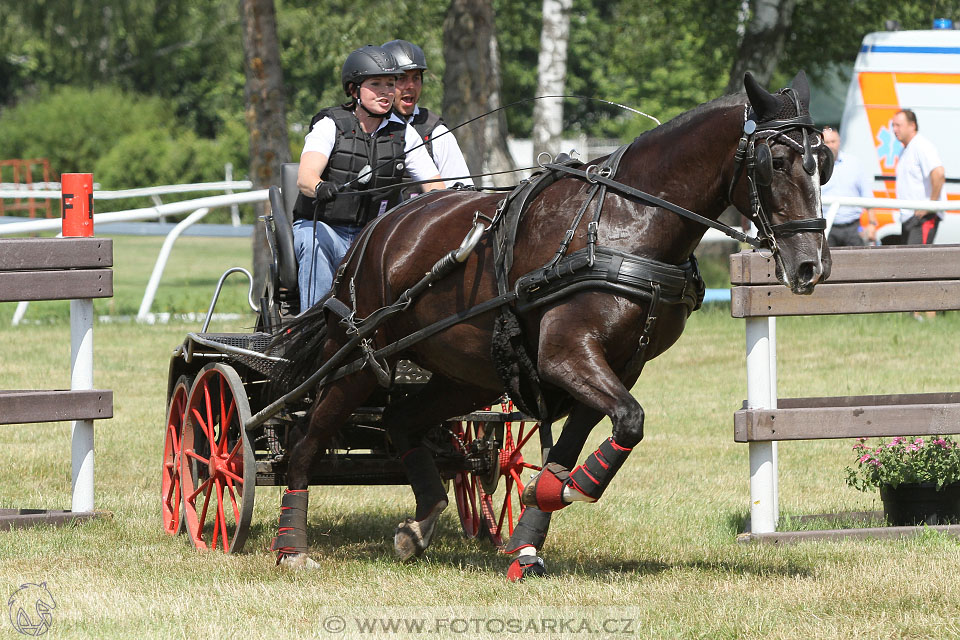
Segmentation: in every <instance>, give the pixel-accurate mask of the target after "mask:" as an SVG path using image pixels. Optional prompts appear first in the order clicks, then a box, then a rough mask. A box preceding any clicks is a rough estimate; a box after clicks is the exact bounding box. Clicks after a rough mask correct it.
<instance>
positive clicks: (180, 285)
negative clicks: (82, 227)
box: [0, 236, 252, 325]
mask: <svg viewBox="0 0 960 640" xmlns="http://www.w3.org/2000/svg"><path fill="white" fill-rule="evenodd" d="M104 237H109V236H104ZM162 244H163V238H161V237H150V236H147V237H140V236H116V237H114V238H113V290H114V295H113V297H112V298H103V299H100V300H95V301H94V305H93V307H94V312H95V313H96V314H97V315H110V316H131V315H133V316H135V315H136V314H137V311H138V310H139V308H140V302H141V301H142V300H143V294H144V290H145V289H146V286H147V282H148V281H149V280H150V274H151V273H152V271H153V267H154V263H156V261H157V256H158V254H159V253H160V247H161V245H162ZM229 267H244V268H245V269H247V270H248V271H249V270H250V269H251V254H250V240H249V239H246V238H201V237H181V238H180V239H178V240H177V242H176V243H175V244H174V247H173V250H172V251H171V253H170V257H169V260H168V262H167V266H166V268H165V269H164V272H163V276H162V278H161V280H160V286H159V287H158V288H157V294H156V297H155V298H154V301H153V305H152V306H151V308H150V310H151V311H152V312H153V313H165V312H166V313H199V314H204V313H206V311H207V307H208V306H209V305H210V298H211V297H212V295H213V291H214V289H215V288H216V285H217V281H218V280H219V279H220V276H221V274H222V273H223V272H224V271H226V270H227V269H228V268H229ZM247 286H248V285H247V280H246V278H244V277H243V275H242V274H233V275H231V276H230V277H229V278H228V279H227V281H226V283H225V284H224V288H223V292H222V293H221V295H220V300H219V301H218V303H217V308H216V312H217V313H249V312H250V311H249V306H248V305H247V304H246V303H245V299H246V295H247ZM15 308H16V303H12V302H5V303H0V325H4V324H10V318H11V317H12V316H13V313H14V309H15ZM69 316H70V303H69V302H68V301H66V300H51V301H39V302H31V303H30V307H29V309H28V311H27V313H26V315H25V316H24V318H25V322H27V323H37V322H51V321H60V320H66V319H67V318H69ZM251 317H252V316H251Z"/></svg>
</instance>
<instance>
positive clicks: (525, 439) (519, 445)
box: [514, 423, 540, 451]
mask: <svg viewBox="0 0 960 640" xmlns="http://www.w3.org/2000/svg"><path fill="white" fill-rule="evenodd" d="M539 426H540V424H539V423H538V424H537V425H536V426H535V427H533V428H532V429H530V433H528V434H527V437H526V438H523V439H521V440H520V441H519V442H517V446H516V447H514V448H515V449H516V450H517V451H519V450H520V449H523V445H525V444H527V440H529V439H530V436H532V435H533V434H535V433H536V432H537V428H538V427H539Z"/></svg>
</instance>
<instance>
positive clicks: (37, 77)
mask: <svg viewBox="0 0 960 640" xmlns="http://www.w3.org/2000/svg"><path fill="white" fill-rule="evenodd" d="M0 24H4V25H10V24H12V25H15V26H17V27H19V28H14V29H10V28H7V26H5V27H4V28H3V29H2V30H0V31H2V32H3V35H2V36H0V60H3V62H2V63H0V72H3V74H4V75H3V76H0V88H4V84H5V83H4V81H3V80H4V78H6V79H7V80H8V82H7V83H6V84H7V85H8V86H9V91H8V92H4V93H3V94H2V95H0V103H3V102H6V103H10V102H12V101H14V100H16V99H17V98H19V97H20V96H22V95H24V92H25V91H27V90H29V89H31V88H33V89H43V88H46V87H52V86H61V85H65V84H74V85H79V86H86V87H89V86H96V85H102V84H112V85H115V86H118V87H121V88H123V89H126V90H131V91H136V92H139V93H145V94H152V95H157V96H160V97H164V98H167V99H169V100H170V101H171V102H172V104H173V105H174V109H175V113H176V114H177V116H178V117H179V118H180V119H181V120H182V121H184V122H185V123H187V124H188V125H189V126H190V127H191V128H193V129H195V130H196V131H197V133H198V134H200V135H207V136H213V135H214V134H215V133H216V132H217V131H218V130H219V128H220V127H221V126H222V124H223V122H222V120H221V116H222V114H223V113H224V112H231V113H238V112H241V111H242V109H243V66H242V58H241V52H240V47H239V26H238V25H239V15H238V13H237V7H236V3H235V2H233V1H232V0H123V1H119V0H31V1H30V2H3V3H0Z"/></svg>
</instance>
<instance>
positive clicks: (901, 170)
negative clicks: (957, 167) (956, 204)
mask: <svg viewBox="0 0 960 640" xmlns="http://www.w3.org/2000/svg"><path fill="white" fill-rule="evenodd" d="M942 166H943V162H942V161H941V160H940V154H939V153H937V148H936V147H935V146H933V143H932V142H930V140H928V139H927V138H926V137H925V136H922V135H920V134H919V133H918V134H916V135H915V136H913V139H912V140H911V141H910V143H909V144H908V145H907V146H906V147H904V149H903V151H902V152H901V153H900V160H898V161H897V199H898V200H930V194H931V193H932V192H933V187H932V186H931V185H930V172H931V171H933V170H934V169H936V168H937V167H942ZM946 199H947V190H946V189H941V190H940V200H946ZM913 214H914V213H913V210H912V209H901V210H900V222H904V221H905V220H909V219H910V218H911V217H913ZM937 215H938V216H940V219H941V220H942V219H943V211H940V212H938V213H937Z"/></svg>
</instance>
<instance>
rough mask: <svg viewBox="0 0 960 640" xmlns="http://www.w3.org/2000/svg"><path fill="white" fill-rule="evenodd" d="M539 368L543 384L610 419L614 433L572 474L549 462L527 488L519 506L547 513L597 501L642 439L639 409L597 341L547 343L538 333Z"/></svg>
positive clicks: (642, 415)
mask: <svg viewBox="0 0 960 640" xmlns="http://www.w3.org/2000/svg"><path fill="white" fill-rule="evenodd" d="M544 337H547V340H546V345H545V344H544V342H545V341H544ZM544 346H547V347H548V348H546V349H544ZM561 354H562V355H561ZM539 369H540V376H541V378H542V379H543V380H545V381H546V382H550V383H552V384H554V385H556V386H558V387H560V388H562V389H564V390H566V391H567V392H569V393H570V394H571V395H572V396H573V397H574V398H575V399H576V400H577V401H579V402H580V403H582V404H583V405H585V406H586V407H588V408H591V409H594V410H596V411H599V412H600V413H602V414H604V415H607V416H609V417H610V420H611V422H612V423H613V433H612V435H611V437H609V438H607V439H606V440H605V441H604V442H603V443H602V444H601V445H600V446H599V447H598V448H597V450H596V451H594V452H593V453H592V454H590V455H589V456H588V457H587V459H586V460H585V461H584V462H583V463H581V464H580V465H579V466H577V467H576V468H574V469H573V471H570V470H569V467H568V466H566V465H564V464H561V463H559V462H548V463H547V464H546V465H545V466H544V468H543V470H542V471H541V472H540V473H539V474H538V475H537V477H536V478H535V479H534V480H533V481H532V482H530V484H528V485H527V486H526V488H525V489H524V492H523V496H522V497H521V501H522V502H523V503H524V504H525V505H527V506H533V507H536V508H538V509H540V510H541V511H546V512H552V511H557V510H559V509H562V508H564V507H566V506H567V505H568V504H570V503H572V502H577V501H583V502H596V501H597V500H599V499H600V496H602V495H603V492H604V491H605V490H606V488H607V486H608V485H609V484H610V482H611V480H613V477H614V476H615V475H616V474H617V472H618V471H619V470H620V468H621V467H622V466H623V464H624V462H626V460H627V457H628V456H629V455H630V452H631V451H632V450H633V447H634V446H636V445H637V444H638V443H639V442H640V440H642V439H643V420H644V413H643V407H641V406H640V403H639V402H637V400H636V399H635V398H634V397H633V396H632V395H631V394H630V391H629V390H628V389H627V388H626V387H625V386H624V384H623V383H622V382H621V381H620V378H619V376H617V374H616V373H614V371H613V369H612V368H611V367H610V364H609V362H608V361H607V357H606V355H605V353H604V349H603V348H602V345H601V344H600V343H599V341H598V340H596V339H592V338H589V337H580V338H579V341H578V342H577V343H576V344H573V345H571V344H569V340H564V339H558V340H556V341H551V340H549V334H541V350H540V355H539Z"/></svg>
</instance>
